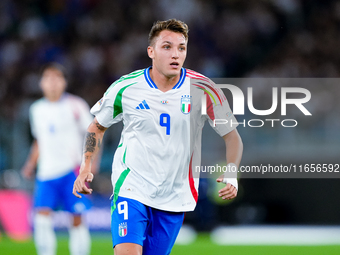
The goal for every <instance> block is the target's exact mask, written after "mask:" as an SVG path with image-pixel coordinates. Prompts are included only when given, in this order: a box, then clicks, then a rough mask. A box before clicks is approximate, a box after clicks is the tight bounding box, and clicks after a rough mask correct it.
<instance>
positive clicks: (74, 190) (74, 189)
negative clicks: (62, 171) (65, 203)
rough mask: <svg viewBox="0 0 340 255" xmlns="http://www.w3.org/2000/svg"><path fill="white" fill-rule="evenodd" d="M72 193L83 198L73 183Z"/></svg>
mask: <svg viewBox="0 0 340 255" xmlns="http://www.w3.org/2000/svg"><path fill="white" fill-rule="evenodd" d="M72 194H73V195H75V196H76V197H78V198H81V195H79V194H78V193H77V191H76V188H75V186H74V185H73V191H72Z"/></svg>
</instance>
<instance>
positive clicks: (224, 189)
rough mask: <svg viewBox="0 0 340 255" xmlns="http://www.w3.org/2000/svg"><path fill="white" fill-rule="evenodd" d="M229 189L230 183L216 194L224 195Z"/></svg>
mask: <svg viewBox="0 0 340 255" xmlns="http://www.w3.org/2000/svg"><path fill="white" fill-rule="evenodd" d="M231 187H233V186H232V185H231V184H230V183H228V184H227V185H226V186H225V187H224V188H222V189H220V190H219V191H218V193H219V194H221V193H224V192H226V191H228V190H230V188H231Z"/></svg>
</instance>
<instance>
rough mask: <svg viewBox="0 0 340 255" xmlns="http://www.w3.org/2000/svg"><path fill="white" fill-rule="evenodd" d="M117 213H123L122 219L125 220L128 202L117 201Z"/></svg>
mask: <svg viewBox="0 0 340 255" xmlns="http://www.w3.org/2000/svg"><path fill="white" fill-rule="evenodd" d="M117 207H118V213H119V214H122V213H124V220H127V219H128V217H129V215H128V203H127V202H126V201H123V202H119V203H118V205H117Z"/></svg>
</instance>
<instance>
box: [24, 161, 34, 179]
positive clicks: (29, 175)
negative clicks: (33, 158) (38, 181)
mask: <svg viewBox="0 0 340 255" xmlns="http://www.w3.org/2000/svg"><path fill="white" fill-rule="evenodd" d="M34 169H35V167H34V166H33V165H30V164H25V166H24V167H23V168H22V169H21V175H22V176H23V177H24V178H26V179H28V180H30V179H33V176H34Z"/></svg>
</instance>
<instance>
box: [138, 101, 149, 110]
mask: <svg viewBox="0 0 340 255" xmlns="http://www.w3.org/2000/svg"><path fill="white" fill-rule="evenodd" d="M136 109H147V110H148V109H150V107H149V106H148V104H147V103H146V101H145V100H143V102H141V103H140V104H139V105H138V106H137V107H136Z"/></svg>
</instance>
